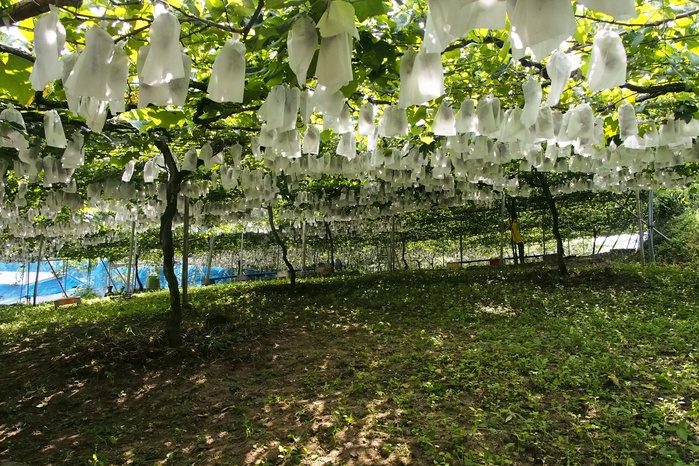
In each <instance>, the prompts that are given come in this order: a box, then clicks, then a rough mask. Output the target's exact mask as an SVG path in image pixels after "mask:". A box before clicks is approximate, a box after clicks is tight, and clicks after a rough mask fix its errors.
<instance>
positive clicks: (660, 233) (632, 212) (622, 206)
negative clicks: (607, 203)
mask: <svg viewBox="0 0 699 466" xmlns="http://www.w3.org/2000/svg"><path fill="white" fill-rule="evenodd" d="M614 203H615V204H616V205H618V206H619V207H621V208H622V209H624V210H626V211H627V212H628V213H630V214H631V215H633V216H634V217H636V218H638V219H639V220H640V221H641V222H643V224H644V225H646V226H648V222H646V221H645V220H644V219H643V216H642V215H641V216H639V215H638V213H636V212H634V211H633V210H631V209H629V208H628V207H626V206H625V205H624V204H621V203H620V202H618V201H616V200H615V201H614ZM653 231H654V232H655V233H657V234H659V235H660V236H662V237H663V239H665V240H667V241H670V238H668V237H667V235H665V234H664V233H663V232H662V231H659V230H658V229H657V228H655V227H653Z"/></svg>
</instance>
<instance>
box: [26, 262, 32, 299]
mask: <svg viewBox="0 0 699 466" xmlns="http://www.w3.org/2000/svg"><path fill="white" fill-rule="evenodd" d="M31 271H32V263H31V262H30V261H29V260H28V259H27V292H26V295H25V297H26V298H27V304H29V284H30V283H31V281H32V275H31Z"/></svg>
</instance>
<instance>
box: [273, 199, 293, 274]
mask: <svg viewBox="0 0 699 466" xmlns="http://www.w3.org/2000/svg"><path fill="white" fill-rule="evenodd" d="M267 215H268V216H269V228H270V229H271V230H272V236H274V240H275V241H276V242H277V244H278V245H279V247H280V248H281V250H282V259H283V260H284V263H285V264H286V268H287V269H288V270H289V284H290V285H291V286H294V285H296V270H294V266H293V265H291V262H289V258H288V256H287V253H288V251H287V249H286V244H285V243H284V241H282V238H281V236H279V232H278V231H277V227H275V226H274V211H273V210H272V206H271V205H268V206H267Z"/></svg>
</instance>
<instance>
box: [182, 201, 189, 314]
mask: <svg viewBox="0 0 699 466" xmlns="http://www.w3.org/2000/svg"><path fill="white" fill-rule="evenodd" d="M182 304H184V305H187V304H189V198H188V197H186V196H185V198H184V242H183V245H182Z"/></svg>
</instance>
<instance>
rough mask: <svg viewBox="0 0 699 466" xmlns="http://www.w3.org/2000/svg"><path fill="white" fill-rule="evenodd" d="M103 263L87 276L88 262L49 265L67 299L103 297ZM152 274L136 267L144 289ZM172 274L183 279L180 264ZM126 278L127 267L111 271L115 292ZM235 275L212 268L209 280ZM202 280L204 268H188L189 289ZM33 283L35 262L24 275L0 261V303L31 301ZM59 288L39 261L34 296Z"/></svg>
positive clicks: (15, 265) (151, 268)
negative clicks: (90, 293)
mask: <svg viewBox="0 0 699 466" xmlns="http://www.w3.org/2000/svg"><path fill="white" fill-rule="evenodd" d="M106 264H107V262H106V261H105V262H104V264H103V263H102V262H99V261H97V262H94V261H93V262H92V263H91V265H90V270H89V273H88V263H87V262H82V263H80V264H78V263H76V262H68V263H64V262H63V261H60V260H55V261H53V260H52V261H51V265H52V266H53V268H54V270H55V271H56V273H57V275H58V276H59V279H60V281H61V285H63V287H64V288H65V290H66V292H67V293H68V295H69V296H74V295H77V294H79V292H80V291H82V290H86V289H87V288H90V289H92V291H93V292H94V293H95V294H97V295H100V296H102V295H104V293H105V292H106V290H107V288H106V287H107V269H106V267H105V265H106ZM158 269H159V268H158ZM155 271H156V267H154V266H150V265H144V266H141V267H139V269H138V272H139V273H138V276H139V278H140V279H141V282H142V283H143V286H144V287H146V285H147V283H146V281H147V279H148V276H149V275H151V274H154V273H155ZM246 272H250V273H254V272H255V271H254V270H249V271H246ZM175 273H176V275H177V277H178V279H180V278H181V277H182V266H181V265H179V264H177V265H175ZM126 275H127V269H126V267H119V268H118V272H117V269H114V268H112V270H111V277H112V281H113V284H114V291H119V290H120V289H121V288H122V287H124V286H125V285H124V280H125V279H126ZM235 275H236V271H235V269H231V268H224V267H212V268H211V278H217V277H234V276H235ZM204 278H206V267H199V266H194V265H190V266H189V278H188V280H187V281H188V283H189V285H190V286H199V285H201V282H202V280H204ZM35 280H36V263H32V264H29V274H27V264H19V263H6V262H0V304H13V303H17V302H27V301H31V299H32V297H33V295H34V281H35ZM232 280H233V278H227V279H223V280H216V283H228V282H230V281H232ZM110 284H111V283H110ZM27 285H28V286H27ZM61 285H59V284H58V281H57V280H56V277H55V276H54V275H53V273H52V271H51V267H50V266H49V264H48V263H47V262H46V261H43V262H41V267H40V269H39V282H38V289H37V296H38V297H40V298H41V297H44V298H45V299H46V298H47V297H50V296H55V295H59V294H62V291H61ZM160 286H161V288H162V287H165V286H166V282H165V277H164V275H163V274H162V272H160ZM136 288H138V283H136ZM57 297H58V296H57ZM39 300H41V299H39Z"/></svg>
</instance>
